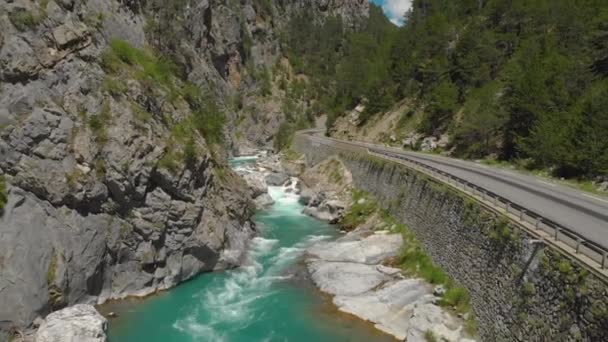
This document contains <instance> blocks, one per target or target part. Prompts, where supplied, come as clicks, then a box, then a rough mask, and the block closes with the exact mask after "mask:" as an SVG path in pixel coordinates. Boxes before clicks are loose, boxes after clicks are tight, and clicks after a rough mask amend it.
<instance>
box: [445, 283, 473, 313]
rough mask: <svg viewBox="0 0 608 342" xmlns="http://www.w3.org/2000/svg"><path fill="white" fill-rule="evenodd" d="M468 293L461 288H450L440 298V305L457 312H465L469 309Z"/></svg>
mask: <svg viewBox="0 0 608 342" xmlns="http://www.w3.org/2000/svg"><path fill="white" fill-rule="evenodd" d="M469 299H470V298H469V292H468V291H467V290H466V289H465V288H462V287H450V288H448V290H447V291H446V293H445V294H444V295H443V298H441V305H444V306H449V307H452V308H454V309H456V311H458V312H467V311H469V310H470V308H469Z"/></svg>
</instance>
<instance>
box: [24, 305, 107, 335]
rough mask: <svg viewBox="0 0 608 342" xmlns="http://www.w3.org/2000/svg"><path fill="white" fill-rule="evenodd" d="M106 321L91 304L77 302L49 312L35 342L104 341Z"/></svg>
mask: <svg viewBox="0 0 608 342" xmlns="http://www.w3.org/2000/svg"><path fill="white" fill-rule="evenodd" d="M107 327H108V321H107V320H106V319H105V318H104V317H103V316H102V315H100V314H99V312H97V310H95V308H94V307H93V306H92V305H87V304H77V305H74V306H70V307H67V308H65V309H62V310H59V311H56V312H53V313H51V314H50V315H48V316H47V317H46V319H45V320H44V323H42V324H41V325H40V328H38V332H37V333H36V340H35V341H36V342H105V341H107V337H106V329H107Z"/></svg>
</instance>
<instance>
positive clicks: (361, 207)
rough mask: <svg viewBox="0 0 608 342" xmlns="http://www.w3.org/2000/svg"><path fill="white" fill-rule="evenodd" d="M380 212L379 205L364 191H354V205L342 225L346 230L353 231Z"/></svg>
mask: <svg viewBox="0 0 608 342" xmlns="http://www.w3.org/2000/svg"><path fill="white" fill-rule="evenodd" d="M377 210H378V204H377V203H376V201H374V200H372V199H371V197H370V196H369V195H368V194H367V193H366V192H365V191H362V190H359V189H355V190H353V204H352V206H351V207H350V208H349V209H348V211H347V212H346V213H345V214H344V217H343V218H342V222H341V225H342V227H343V228H344V229H345V230H353V229H355V228H357V226H359V225H361V224H363V223H364V222H365V221H366V220H367V219H368V218H369V217H370V216H371V215H373V214H374V213H376V212H377Z"/></svg>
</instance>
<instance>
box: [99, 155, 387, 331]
mask: <svg viewBox="0 0 608 342" xmlns="http://www.w3.org/2000/svg"><path fill="white" fill-rule="evenodd" d="M251 162H252V159H238V160H234V161H233V162H232V165H233V167H235V168H243V167H247V165H248V164H249V163H251ZM269 193H270V195H271V196H272V198H273V199H274V200H275V204H274V205H273V206H272V207H271V208H270V209H269V210H267V211H264V212H260V213H258V214H257V215H256V216H255V220H256V222H257V225H258V227H259V229H260V236H258V237H256V238H254V239H253V240H252V243H251V249H250V252H249V254H248V258H247V261H246V263H245V265H244V266H242V267H240V268H238V269H235V270H231V271H226V272H217V273H206V274H202V275H200V276H198V277H196V278H195V279H193V280H192V281H189V282H186V283H184V284H181V285H180V286H178V287H176V288H174V289H172V290H170V291H167V292H164V293H162V294H159V295H156V296H153V297H150V298H147V299H145V300H127V301H122V302H120V303H116V304H113V307H112V309H113V310H114V311H116V312H117V313H118V314H119V317H118V318H116V319H112V320H111V321H110V330H109V337H110V342H139V341H145V342H156V341H158V342H161V341H162V342H182V341H184V342H185V341H230V342H240V341H247V342H251V341H332V342H333V341H353V342H358V341H361V342H370V341H392V338H390V337H388V336H386V335H383V334H381V333H379V332H377V331H376V330H375V329H374V328H373V327H372V326H371V325H369V324H367V323H364V322H361V321H360V320H358V319H356V318H353V317H350V316H348V315H343V314H340V313H338V312H337V311H336V310H335V309H334V308H333V306H332V305H331V301H330V299H329V298H328V297H327V296H325V295H322V294H321V293H320V292H318V291H317V290H316V289H315V288H314V287H313V286H312V285H311V283H310V282H309V280H307V279H306V278H305V277H303V276H301V272H299V273H298V272H296V271H295V270H297V269H298V268H299V269H301V268H302V266H301V262H300V261H301V256H302V253H303V251H304V249H305V248H306V247H308V246H310V245H311V244H312V243H314V242H315V241H320V240H324V239H332V238H334V237H335V236H336V235H337V231H336V229H335V227H332V226H330V225H328V224H325V223H323V222H320V221H317V220H315V219H313V218H310V217H308V216H305V215H303V214H302V213H301V211H302V209H303V207H302V206H301V205H300V204H299V203H298V197H297V195H295V194H293V193H288V192H287V191H286V189H285V188H282V187H270V188H269ZM298 274H300V275H298Z"/></svg>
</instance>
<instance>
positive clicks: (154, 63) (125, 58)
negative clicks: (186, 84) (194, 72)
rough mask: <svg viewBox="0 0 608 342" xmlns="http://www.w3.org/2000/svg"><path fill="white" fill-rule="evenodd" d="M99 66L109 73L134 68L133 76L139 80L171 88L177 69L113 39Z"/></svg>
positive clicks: (163, 60)
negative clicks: (146, 80) (150, 81)
mask: <svg viewBox="0 0 608 342" xmlns="http://www.w3.org/2000/svg"><path fill="white" fill-rule="evenodd" d="M101 65H102V66H103V67H104V69H106V71H108V72H110V73H114V74H115V73H117V72H119V71H120V70H122V69H124V68H126V67H136V72H135V76H136V78H137V79H140V80H145V79H148V80H152V81H155V82H158V83H160V84H162V85H164V86H169V87H172V86H173V83H172V80H173V77H174V75H175V73H176V71H177V67H176V66H175V64H173V63H172V62H171V61H170V60H168V59H166V58H158V57H156V56H155V55H154V54H153V53H151V52H150V51H147V50H141V49H138V48H135V47H133V46H132V45H131V44H129V43H128V42H126V41H124V40H119V39H114V40H112V41H111V42H110V49H109V50H108V51H106V52H105V53H104V54H103V55H102V61H101Z"/></svg>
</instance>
